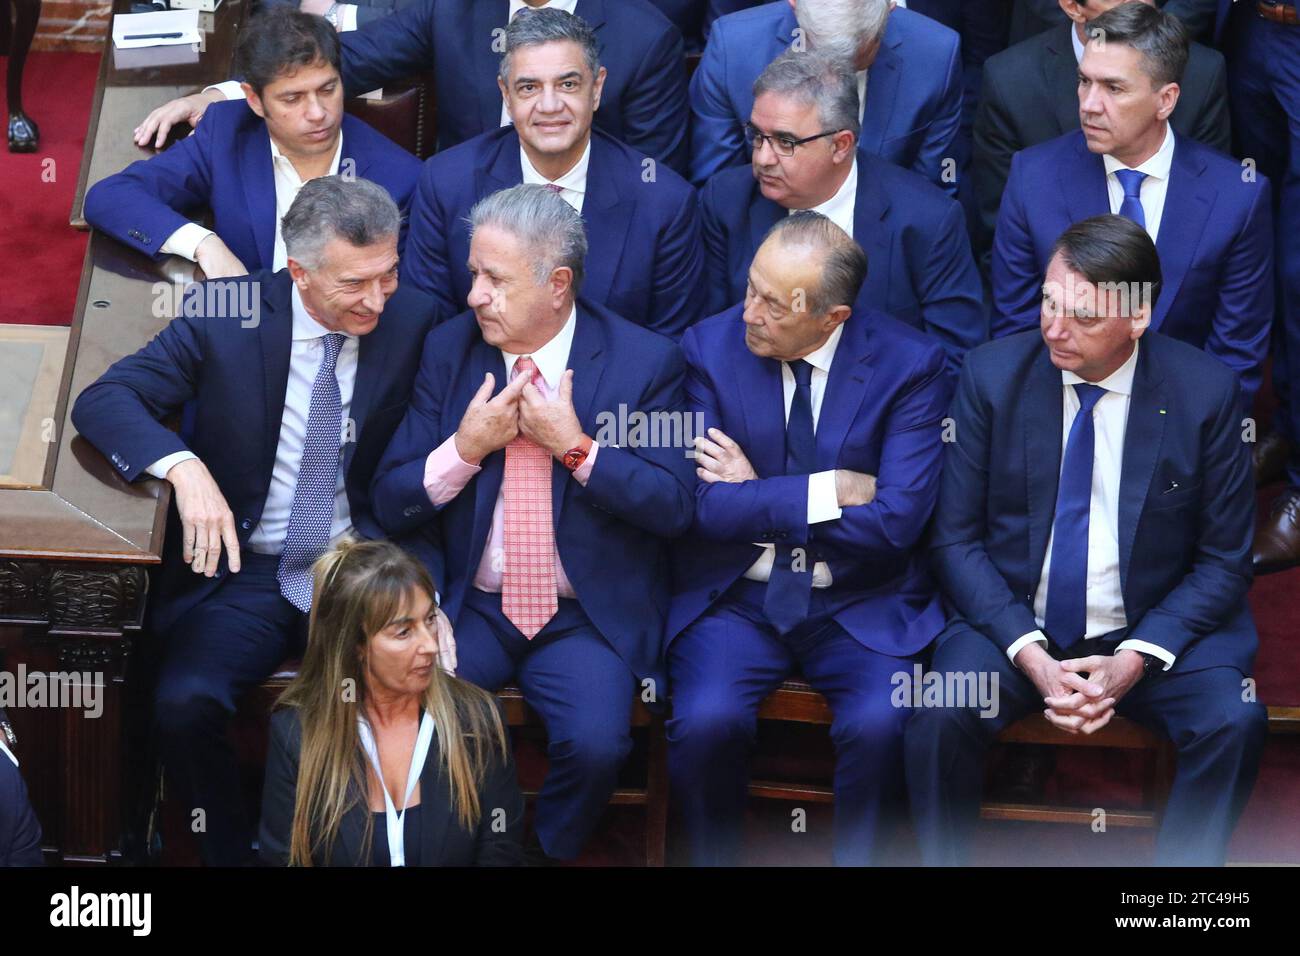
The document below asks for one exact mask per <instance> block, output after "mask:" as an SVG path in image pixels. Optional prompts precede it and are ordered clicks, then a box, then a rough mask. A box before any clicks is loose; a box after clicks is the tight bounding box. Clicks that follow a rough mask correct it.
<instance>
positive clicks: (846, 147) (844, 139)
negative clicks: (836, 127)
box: [831, 129, 858, 163]
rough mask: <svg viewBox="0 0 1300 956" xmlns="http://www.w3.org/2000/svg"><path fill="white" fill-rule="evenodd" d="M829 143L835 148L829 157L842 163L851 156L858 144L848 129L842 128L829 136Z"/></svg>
mask: <svg viewBox="0 0 1300 956" xmlns="http://www.w3.org/2000/svg"><path fill="white" fill-rule="evenodd" d="M831 145H832V146H833V147H834V148H835V149H834V152H833V153H832V155H831V159H832V160H834V161H835V162H837V163H843V162H846V161H849V160H851V159H852V158H853V154H854V152H855V151H856V148H857V145H858V138H857V137H856V136H854V135H853V134H852V133H850V132H849V131H848V130H846V129H842V130H840V131H839V132H838V133H836V134H835V135H834V136H832V137H831Z"/></svg>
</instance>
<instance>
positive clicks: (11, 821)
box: [0, 710, 45, 867]
mask: <svg viewBox="0 0 1300 956" xmlns="http://www.w3.org/2000/svg"><path fill="white" fill-rule="evenodd" d="M10 733H12V731H10V729H9V721H8V720H7V719H6V718H5V712H4V711H3V710H0V867H7V866H44V865H45V857H44V856H43V855H42V854H41V824H40V821H38V820H37V819H36V813H35V811H33V810H32V803H31V800H29V799H28V797H27V784H25V783H24V782H23V778H22V775H21V774H20V773H19V772H18V758H17V757H16V756H14V752H13V751H12V750H11V749H10V745H11V744H12V743H13V739H12V738H11V737H10V736H9V734H10Z"/></svg>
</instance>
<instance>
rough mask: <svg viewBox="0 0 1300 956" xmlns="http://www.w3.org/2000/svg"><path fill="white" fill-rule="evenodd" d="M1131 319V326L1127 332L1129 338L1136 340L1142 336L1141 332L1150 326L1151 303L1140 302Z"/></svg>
mask: <svg viewBox="0 0 1300 956" xmlns="http://www.w3.org/2000/svg"><path fill="white" fill-rule="evenodd" d="M1132 321H1133V328H1132V330H1131V331H1130V332H1129V338H1130V339H1132V340H1133V341H1134V342H1136V341H1137V340H1138V339H1140V338H1142V333H1143V332H1145V331H1146V330H1147V329H1149V328H1150V327H1151V303H1150V302H1144V303H1142V305H1141V307H1140V308H1139V309H1138V312H1137V315H1135V316H1133V320H1132Z"/></svg>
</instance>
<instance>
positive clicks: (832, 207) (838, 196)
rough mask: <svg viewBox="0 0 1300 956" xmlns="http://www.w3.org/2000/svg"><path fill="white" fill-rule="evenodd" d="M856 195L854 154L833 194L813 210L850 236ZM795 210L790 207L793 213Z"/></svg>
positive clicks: (856, 180) (856, 181)
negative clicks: (847, 171) (847, 170)
mask: <svg viewBox="0 0 1300 956" xmlns="http://www.w3.org/2000/svg"><path fill="white" fill-rule="evenodd" d="M857 195H858V159H857V156H856V155H855V156H854V157H853V159H851V160H850V161H849V174H848V175H847V176H845V177H844V182H842V183H840V188H839V189H837V190H835V195H834V196H832V197H831V198H830V199H828V200H826V201H825V202H824V203H822V204H821V205H819V206H813V207H812V211H813V212H819V213H821V214H822V215H823V216H825V217H826V218H827V219H829V220H830V221H831V222H833V223H835V225H837V226H839V227H840V228H841V229H843V230H844V231H845V232H847V233H848V234H849V235H850V236H851V235H853V201H854V200H855V199H856V198H857ZM796 211H797V210H794V209H791V210H790V213H791V214H792V215H793V214H794V213H795V212H796Z"/></svg>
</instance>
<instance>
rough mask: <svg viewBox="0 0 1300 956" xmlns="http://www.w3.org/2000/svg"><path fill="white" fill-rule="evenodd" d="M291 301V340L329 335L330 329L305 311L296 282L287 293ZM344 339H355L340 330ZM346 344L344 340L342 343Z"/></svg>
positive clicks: (297, 340) (298, 340)
mask: <svg viewBox="0 0 1300 956" xmlns="http://www.w3.org/2000/svg"><path fill="white" fill-rule="evenodd" d="M289 295H290V299H291V301H292V303H293V340H294V341H295V342H308V341H310V340H312V339H321V338H324V337H325V336H327V335H329V334H330V332H331V331H332V330H331V329H327V328H325V326H323V325H321V324H320V323H319V322H317V321H316V320H315V319H313V318H312V317H311V313H310V312H308V311H307V306H305V305H304V304H303V301H302V296H301V295H300V294H299V292H298V283H296V282H295V283H293V284H292V291H291V292H290V293H289ZM339 335H342V336H343V337H344V338H346V339H355V338H356V336H355V335H349V334H348V333H347V332H340V333H339ZM344 344H345V345H346V344H347V343H346V342H345V343H344Z"/></svg>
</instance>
